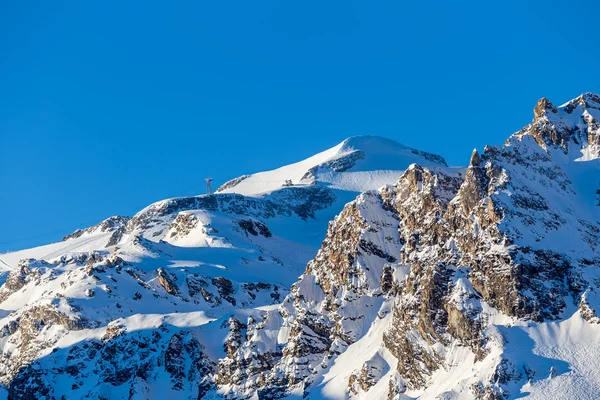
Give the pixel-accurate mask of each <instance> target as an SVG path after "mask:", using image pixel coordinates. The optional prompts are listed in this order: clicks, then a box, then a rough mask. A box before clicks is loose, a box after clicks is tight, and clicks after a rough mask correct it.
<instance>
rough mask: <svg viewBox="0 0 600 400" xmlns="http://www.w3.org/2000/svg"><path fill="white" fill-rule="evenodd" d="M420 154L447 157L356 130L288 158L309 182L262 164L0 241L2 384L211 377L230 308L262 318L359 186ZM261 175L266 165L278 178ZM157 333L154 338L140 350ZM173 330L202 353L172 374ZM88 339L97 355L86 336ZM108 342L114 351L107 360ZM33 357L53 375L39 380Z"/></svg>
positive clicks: (86, 387) (141, 390)
mask: <svg viewBox="0 0 600 400" xmlns="http://www.w3.org/2000/svg"><path fill="white" fill-rule="evenodd" d="M415 160H416V161H419V162H422V163H427V164H428V165H431V166H432V167H435V166H440V167H444V166H445V161H444V160H443V159H442V158H441V157H439V156H435V155H432V154H429V153H425V152H420V151H417V150H413V149H410V148H407V147H405V146H402V145H400V144H398V143H396V142H393V141H390V140H388V139H384V138H378V137H373V136H364V137H353V138H350V139H347V140H345V141H344V142H343V143H341V144H340V145H338V146H336V147H334V148H333V149H330V150H327V151H325V152H323V153H320V154H319V155H317V156H314V157H311V158H309V159H308V160H305V161H303V162H300V163H297V164H293V165H291V166H287V167H282V168H281V169H280V170H282V171H287V172H286V173H285V174H282V175H281V176H284V177H285V179H290V178H288V176H290V177H291V179H295V178H296V176H297V175H294V173H297V174H298V173H301V174H302V175H306V176H309V175H310V174H313V175H311V177H312V178H305V179H304V180H302V182H299V181H297V182H294V183H293V184H291V185H290V184H289V183H286V182H285V179H284V180H283V181H281V182H279V184H278V185H273V179H274V178H273V175H272V173H270V172H267V173H259V174H255V175H253V176H252V177H251V178H249V179H247V180H246V182H243V187H245V188H246V190H245V191H239V192H240V193H242V194H239V193H236V191H237V189H238V188H237V187H234V185H233V184H232V183H228V184H226V185H225V186H229V187H230V188H229V189H223V190H220V191H219V192H218V193H215V194H213V195H202V196H194V197H183V198H173V199H167V200H163V201H160V202H157V203H154V204H152V205H150V206H148V207H146V208H144V209H143V210H141V211H140V212H138V213H137V214H136V215H134V216H133V217H120V216H117V217H111V218H108V219H106V220H105V221H102V222H101V223H100V224H98V225H96V226H92V227H89V228H86V229H81V230H77V231H75V232H73V233H72V234H70V235H67V236H66V237H65V238H64V240H63V241H62V242H60V243H52V244H49V245H46V246H41V247H37V248H33V249H28V250H23V251H18V252H14V253H8V254H3V255H0V270H4V271H5V274H4V277H3V279H2V283H4V280H6V282H5V283H4V285H3V286H2V288H0V350H1V352H0V359H1V360H2V362H1V363H0V384H2V385H4V386H5V387H6V388H7V390H8V393H9V394H10V396H12V397H15V398H19V397H23V396H24V397H27V396H28V395H30V394H32V393H41V394H42V395H44V396H46V397H48V398H53V397H54V398H60V397H61V396H63V395H64V396H70V398H79V397H86V396H87V397H90V398H101V397H105V398H123V397H129V396H130V395H131V394H132V393H138V394H139V396H141V397H151V398H154V397H157V396H159V395H163V394H164V395H165V396H169V397H173V398H189V397H194V398H196V397H197V396H198V393H199V390H200V389H199V387H201V386H203V385H205V386H206V387H207V388H209V387H212V386H214V379H213V377H212V374H214V373H216V371H217V362H218V360H219V359H220V358H223V357H224V356H225V353H224V352H223V342H224V341H225V337H226V336H227V335H228V332H229V331H228V329H227V328H228V325H227V324H225V325H224V324H223V321H221V320H222V319H223V318H225V320H227V319H228V318H230V317H231V315H232V313H234V314H235V315H238V314H240V313H241V315H245V316H246V317H248V316H250V315H254V316H255V317H256V319H257V320H259V319H260V318H261V316H262V315H263V314H264V313H265V312H266V311H265V310H264V309H262V308H261V307H267V308H268V307H272V306H273V305H274V304H278V303H280V302H281V301H282V300H283V298H284V297H285V296H286V295H287V294H288V293H289V288H290V286H291V285H292V283H293V282H294V281H296V279H297V278H298V276H299V275H301V274H302V272H303V271H304V268H305V265H306V263H307V262H308V261H309V260H310V259H311V258H312V257H314V255H315V254H316V252H317V249H318V246H319V244H320V242H321V240H322V238H323V236H324V235H325V232H326V230H327V226H328V222H329V221H330V220H331V219H333V217H334V216H335V215H336V214H337V213H338V212H339V211H341V210H342V208H343V207H344V205H345V204H346V203H347V202H348V201H350V200H352V199H353V198H354V197H356V195H357V194H358V193H359V190H360V189H357V186H361V187H367V188H376V187H378V186H381V185H383V184H389V183H393V182H395V181H396V180H397V178H398V177H399V176H400V175H401V174H402V172H403V170H404V169H406V168H407V167H408V166H409V165H410V164H411V163H412V162H414V161H415ZM352 174H360V175H361V176H362V179H363V180H364V179H366V177H367V176H373V177H374V179H371V180H370V181H368V182H357V181H356V180H353V179H357V177H354V178H351V176H352ZM341 175H344V177H345V178H341ZM255 176H257V177H260V176H266V177H267V178H268V179H267V183H268V185H270V186H268V189H269V190H265V188H266V186H264V185H263V183H264V182H263V181H262V180H260V179H255V178H254V177H255ZM321 176H327V177H328V178H329V181H327V182H326V181H323V180H321V179H320V178H321ZM357 176H358V175H357ZM375 178H376V179H375ZM238 180H239V179H238ZM235 181H236V180H234V182H235ZM253 181H255V182H254V188H253V187H252V185H248V183H249V182H253ZM333 182H337V183H336V184H333ZM365 185H366V186H365ZM246 317H244V318H246ZM111 332H112V333H111ZM110 336H112V337H110ZM108 337H110V338H109V339H107V338H108ZM158 337H160V340H159V339H158ZM147 341H151V342H152V350H151V351H148V350H146V351H141V349H142V348H146V347H148V346H150V344H149V343H148V342H147ZM174 341H177V343H178V344H179V345H181V344H180V342H181V343H184V344H183V346H184V347H185V346H192V347H194V349H187V348H185V349H184V350H182V352H183V353H181V354H179V355H178V356H177V357H179V358H177V360H176V362H178V363H182V364H181V366H184V365H187V363H190V362H191V363H194V362H196V361H198V362H200V361H201V364H202V366H197V369H195V370H194V371H195V372H193V373H191V372H190V371H187V370H186V371H184V372H177V374H181V373H183V376H174V375H173V374H174V373H175V372H173V371H171V370H170V368H171V367H170V366H168V365H166V361H165V363H163V362H162V361H161V360H163V357H168V355H167V354H170V353H169V349H170V347H169V346H174V344H173V343H174ZM141 343H143V344H141ZM89 346H92V347H93V348H95V349H96V350H94V351H92V352H93V354H94V356H93V357H92V356H91V355H90V353H89V352H88V351H87V350H85V351H84V350H82V349H87V348H89ZM59 349H62V350H59ZM115 349H119V350H118V351H116V350H115ZM126 349H127V350H126ZM125 350H126V353H127V354H121V353H122V351H125ZM106 351H112V352H115V353H114V354H113V356H112V358H111V359H110V360H107V358H110V357H109V356H108V355H107V354H106V353H105V352H106ZM82 352H85V356H82V357H79V356H77V357H75V356H74V355H73V354H74V353H77V354H83V353H82ZM74 357H75V358H74ZM200 358H201V359H202V360H200ZM67 360H72V361H67ZM174 362H175V361H174ZM72 363H76V364H77V367H76V369H77V372H76V373H75V369H73V368H71V367H70V365H71V364H72ZM106 363H108V364H110V366H109V365H107V364H106ZM105 364H106V365H105ZM173 368H174V367H173ZM186 368H187V367H186ZM193 368H196V367H193ZM142 370H143V371H145V372H141V371H142ZM34 371H40V372H41V375H43V377H41V376H40V377H39V379H37V380H36V382H35V383H31V374H32V373H34V374H38V372H34ZM140 374H143V375H144V376H145V377H144V378H143V379H141V380H140V379H139V375H140ZM167 381H173V382H174V383H173V384H172V385H171V386H169V385H168V384H166V383H165V382H167ZM0 393H1V392H0Z"/></svg>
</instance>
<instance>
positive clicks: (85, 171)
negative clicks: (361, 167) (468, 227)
mask: <svg viewBox="0 0 600 400" xmlns="http://www.w3.org/2000/svg"><path fill="white" fill-rule="evenodd" d="M171 3H175V4H168V3H167V2H150V1H139V2H136V1H127V2H113V1H104V2H82V1H73V2H61V1H51V2H37V3H34V2H31V3H28V2H25V1H23V2H3V4H2V5H0V54H2V56H1V57H0V76H1V77H2V79H0V150H1V155H0V190H1V194H0V251H6V250H9V249H13V250H14V249H18V248H23V247H30V246H33V245H38V244H43V243H47V242H50V241H55V240H58V239H60V238H61V237H62V236H63V235H64V234H66V233H69V232H70V231H73V230H74V229H76V228H79V227H85V226H88V225H91V224H93V223H96V222H98V221H100V220H102V219H103V218H106V217H108V216H110V215H115V214H125V215H131V214H133V213H134V212H135V211H137V210H139V209H140V208H142V207H143V206H145V205H147V204H149V203H151V202H153V201H156V200H160V199H163V198H167V197H173V196H180V195H191V194H197V193H202V192H203V191H204V182H203V178H204V177H205V176H212V177H214V178H215V181H216V184H217V185H218V184H219V183H222V182H223V181H225V180H227V179H229V178H232V177H235V176H238V175H241V174H244V173H250V172H255V171H260V170H265V169H270V168H274V167H278V166H280V165H284V164H287V163H290V162H293V161H297V160H299V159H302V158H304V157H306V156H309V155H312V154H314V153H316V152H318V151H320V150H323V149H326V148H328V147H331V146H333V145H335V144H336V143H338V142H340V141H341V140H343V139H344V138H346V137H348V136H352V135H356V134H375V135H381V136H386V137H389V138H392V139H395V140H397V141H399V142H401V143H404V144H406V145H409V146H412V147H416V148H419V149H424V150H428V151H431V152H434V153H438V154H441V155H443V156H444V157H446V159H447V160H448V161H449V163H451V164H454V165H460V164H465V163H466V162H467V161H468V157H469V155H470V151H471V150H472V149H473V148H474V147H478V148H482V147H483V146H484V145H485V144H500V143H502V142H503V141H504V140H505V139H506V138H507V137H508V136H509V135H510V134H511V133H512V132H514V131H516V130H518V129H519V128H521V127H522V126H523V125H525V124H526V123H528V122H529V121H530V120H531V118H532V108H533V106H534V105H535V103H536V101H537V99H538V98H540V97H543V96H545V97H548V98H550V99H551V100H552V101H553V102H555V103H556V104H560V103H562V102H565V101H567V100H569V99H570V98H572V97H576V96H577V95H579V94H580V93H582V92H586V91H595V92H598V91H600V82H599V81H598V79H597V77H596V76H597V72H596V66H597V65H599V61H600V60H599V58H600V55H599V52H598V51H597V50H598V47H597V44H596V42H597V24H596V20H595V17H596V16H597V15H598V14H599V11H600V10H599V8H600V5H598V4H597V2H593V1H583V2H578V3H577V5H576V6H574V5H569V3H565V2H564V1H562V2H553V1H539V2H533V1H518V2H516V1H515V2H513V1H509V2H497V4H491V2H480V1H477V2H475V1H473V2H469V1H465V2H398V1H393V2H387V1H381V2H350V1H340V2H336V1H329V2H312V1H308V2H285V1H284V2H281V1H273V2H268V1H258V2H248V1H239V2H236V1H225V2H196V1H190V2H185V1H178V2H171ZM487 3H490V4H487ZM22 238H26V239H22Z"/></svg>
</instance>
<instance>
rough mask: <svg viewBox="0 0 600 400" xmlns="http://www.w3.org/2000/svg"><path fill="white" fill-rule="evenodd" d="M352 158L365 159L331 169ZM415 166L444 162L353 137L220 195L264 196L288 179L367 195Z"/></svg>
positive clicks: (382, 140) (392, 144)
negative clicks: (410, 166) (338, 162)
mask: <svg viewBox="0 0 600 400" xmlns="http://www.w3.org/2000/svg"><path fill="white" fill-rule="evenodd" d="M353 155H356V156H357V157H361V155H362V157H361V158H359V159H357V160H356V163H355V164H354V163H352V165H351V166H350V167H349V168H348V169H347V170H343V171H335V170H334V169H333V168H331V167H330V166H329V165H328V163H332V162H335V161H340V160H343V159H344V158H347V157H351V156H353ZM413 163H417V164H422V165H437V166H444V165H445V162H444V161H443V159H441V158H438V159H434V158H430V157H429V158H428V157H427V156H426V153H423V152H419V151H417V150H415V149H412V148H410V147H407V146H404V145H402V144H400V143H398V142H395V141H393V140H390V139H386V138H382V137H379V136H369V135H364V136H354V137H351V138H348V139H346V140H344V141H343V142H341V143H340V144H338V145H337V146H334V147H332V148H330V149H328V150H325V151H323V152H321V153H318V154H315V155H314V156H312V157H309V158H307V159H305V160H302V161H299V162H297V163H294V164H290V165H286V166H284V167H281V168H277V169H274V170H271V171H265V172H258V173H255V174H251V175H247V176H246V177H245V178H244V179H243V180H241V181H240V182H239V183H237V184H236V185H235V186H232V187H229V188H226V189H222V190H220V192H222V193H240V194H243V195H245V196H263V195H265V194H267V193H270V192H272V191H274V190H277V189H280V188H281V187H283V186H284V184H285V181H286V180H288V179H289V180H291V182H292V183H293V184H294V185H310V184H314V183H315V181H316V182H318V183H319V184H323V185H325V186H327V187H330V188H332V189H340V190H348V191H352V192H364V191H366V190H371V189H377V188H379V187H381V186H383V185H386V184H392V183H395V182H396V181H397V180H398V178H399V177H400V176H401V175H402V173H403V172H404V170H405V169H406V167H408V166H409V165H410V164H413ZM314 168H316V172H315V173H314V174H313V175H314V178H311V177H307V176H306V175H307V173H308V172H309V171H310V170H311V169H314Z"/></svg>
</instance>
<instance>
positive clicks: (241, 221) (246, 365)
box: [0, 94, 600, 400]
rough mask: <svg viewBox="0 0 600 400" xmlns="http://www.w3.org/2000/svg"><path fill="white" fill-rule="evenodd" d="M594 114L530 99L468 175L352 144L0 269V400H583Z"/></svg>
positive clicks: (14, 258) (594, 220)
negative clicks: (515, 124) (2, 273)
mask: <svg viewBox="0 0 600 400" xmlns="http://www.w3.org/2000/svg"><path fill="white" fill-rule="evenodd" d="M598 121H600V97H598V96H597V95H594V94H584V95H582V96H580V97H578V98H576V99H574V100H571V101H570V102H568V103H566V104H564V105H562V106H560V107H555V106H553V105H552V104H551V103H550V102H549V101H548V100H546V99H542V100H540V102H539V103H538V105H537V106H536V107H535V109H534V119H533V122H532V123H531V124H529V125H527V126H526V127H525V128H523V129H522V130H521V131H519V132H517V133H515V134H513V135H512V136H510V138H509V139H508V140H507V141H506V143H505V144H504V145H503V146H493V147H490V146H488V147H486V148H485V150H484V151H483V153H482V154H479V153H478V152H477V151H474V152H473V154H472V155H471V161H470V163H469V166H468V167H467V168H449V167H447V166H446V164H445V162H444V160H443V159H442V158H441V157H439V156H435V155H432V154H429V153H425V152H422V151H418V150H414V149H410V148H407V147H405V146H402V145H400V144H398V143H396V142H393V141H390V140H387V139H383V138H378V137H372V136H361V137H353V138H349V139H347V140H345V141H344V142H342V143H340V144H339V145H338V146H335V147H333V148H331V149H329V150H326V151H324V152H322V153H319V154H317V155H315V156H313V157H310V158H308V159H306V160H304V161H301V162H298V163H295V164H292V165H288V166H285V167H282V168H279V169H276V170H273V171H268V172H262V173H256V174H252V175H245V176H242V177H239V178H236V179H233V180H231V181H229V182H227V183H226V184H224V185H223V186H221V187H220V188H219V189H218V191H217V193H215V194H213V195H204V196H196V197H185V198H175V199H168V200H164V201H161V202H158V203H155V204H152V205H150V206H148V207H146V208H145V209H143V210H141V211H140V212H139V213H137V214H136V215H134V216H133V217H131V218H128V217H112V218H109V219H108V220H106V221H103V222H102V223H101V224H99V225H97V226H94V227H90V228H87V229H83V230H79V231H76V232H74V233H73V234H71V235H69V236H67V237H65V240H64V241H63V242H61V243H54V244H50V245H47V246H42V247H38V248H35V249H29V250H24V251H20V252H15V253H9V254H5V255H0V268H4V269H5V270H7V271H8V275H7V276H6V282H5V283H4V285H3V286H2V288H0V384H1V385H2V386H3V388H4V389H0V398H2V396H5V397H8V398H15V399H16V398H32V397H36V398H39V399H44V398H93V399H101V398H107V399H108V398H110V399H113V398H131V399H146V398H159V397H168V398H184V399H191V398H194V399H198V398H206V399H218V398H230V399H238V398H258V399H268V398H302V397H305V398H310V399H322V398H325V399H346V398H353V399H358V398H361V399H378V398H387V399H403V400H404V399H414V398H422V399H505V398H506V399H508V398H511V399H512V398H523V397H530V398H539V399H547V398H553V399H589V398H596V397H597V394H598V393H600V372H599V371H600V368H599V367H600V365H599V361H598V360H600V342H599V341H598V337H600V324H599V323H600V316H599V315H598V310H599V309H600V298H599V297H598V292H599V291H600V283H599V282H600V268H599V267H600V250H599V249H598V243H600V240H599V239H600V208H599V205H600V194H599V193H600V122H598ZM359 192H361V193H359ZM330 221H331V222H330ZM319 244H320V248H319ZM298 276H300V278H298V279H296V278H297V277H298Z"/></svg>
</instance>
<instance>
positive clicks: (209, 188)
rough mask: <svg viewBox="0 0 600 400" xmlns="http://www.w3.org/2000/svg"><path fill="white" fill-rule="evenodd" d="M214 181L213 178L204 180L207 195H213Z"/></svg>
mask: <svg viewBox="0 0 600 400" xmlns="http://www.w3.org/2000/svg"><path fill="white" fill-rule="evenodd" d="M212 180H213V178H205V179H204V181H205V182H206V194H212V183H211V182H212Z"/></svg>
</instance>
